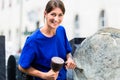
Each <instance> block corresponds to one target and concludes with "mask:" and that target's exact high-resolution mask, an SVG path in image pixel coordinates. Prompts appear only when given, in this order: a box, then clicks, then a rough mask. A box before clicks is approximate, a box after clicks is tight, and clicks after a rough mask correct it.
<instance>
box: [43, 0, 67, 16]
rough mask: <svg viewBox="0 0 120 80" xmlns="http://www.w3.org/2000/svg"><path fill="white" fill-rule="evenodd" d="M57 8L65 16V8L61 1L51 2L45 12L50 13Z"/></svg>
mask: <svg viewBox="0 0 120 80" xmlns="http://www.w3.org/2000/svg"><path fill="white" fill-rule="evenodd" d="M56 7H58V8H60V9H61V10H62V12H63V14H65V7H64V4H63V2H62V1H61V0H50V1H49V2H48V3H47V5H46V8H45V11H46V12H47V13H49V12H50V11H52V10H53V9H54V8H56Z"/></svg>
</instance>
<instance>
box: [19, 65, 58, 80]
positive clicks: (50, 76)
mask: <svg viewBox="0 0 120 80" xmlns="http://www.w3.org/2000/svg"><path fill="white" fill-rule="evenodd" d="M18 69H19V70H20V71H22V72H24V73H27V74H29V75H31V76H35V77H39V78H42V79H46V80H48V79H49V80H56V79H57V76H58V73H59V72H54V71H53V70H50V71H48V72H41V71H39V70H37V69H35V68H33V67H30V68H28V69H24V68H22V67H21V66H20V65H19V66H18Z"/></svg>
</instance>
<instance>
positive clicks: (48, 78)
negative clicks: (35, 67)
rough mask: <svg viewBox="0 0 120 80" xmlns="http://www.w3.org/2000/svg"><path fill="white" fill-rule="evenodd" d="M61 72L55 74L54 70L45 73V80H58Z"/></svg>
mask: <svg viewBox="0 0 120 80" xmlns="http://www.w3.org/2000/svg"><path fill="white" fill-rule="evenodd" d="M58 74H59V71H58V72H54V71H53V70H52V69H51V70H49V71H48V72H47V73H44V76H43V78H44V79H45V80H56V79H57V77H58Z"/></svg>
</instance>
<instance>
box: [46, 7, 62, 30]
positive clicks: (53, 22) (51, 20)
mask: <svg viewBox="0 0 120 80" xmlns="http://www.w3.org/2000/svg"><path fill="white" fill-rule="evenodd" d="M44 15H45V18H46V24H47V25H48V27H50V28H54V29H55V28H57V27H58V25H60V23H61V22H62V20H63V15H64V14H63V12H62V10H61V9H60V8H55V9H53V10H52V11H51V12H49V13H46V12H45V14H44Z"/></svg>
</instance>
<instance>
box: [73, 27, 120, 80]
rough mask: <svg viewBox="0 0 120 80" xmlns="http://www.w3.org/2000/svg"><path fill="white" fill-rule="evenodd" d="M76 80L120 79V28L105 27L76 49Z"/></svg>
mask: <svg viewBox="0 0 120 80" xmlns="http://www.w3.org/2000/svg"><path fill="white" fill-rule="evenodd" d="M73 56H74V60H75V62H76V63H77V68H76V69H75V70H74V76H75V77H74V80H120V30H119V29H115V28H110V27H109V28H103V29H101V30H99V31H98V32H97V33H96V34H94V35H92V36H91V37H88V38H86V39H85V40H84V41H83V42H82V43H81V44H80V45H79V46H78V47H77V49H76V51H75V53H74V55H73Z"/></svg>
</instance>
